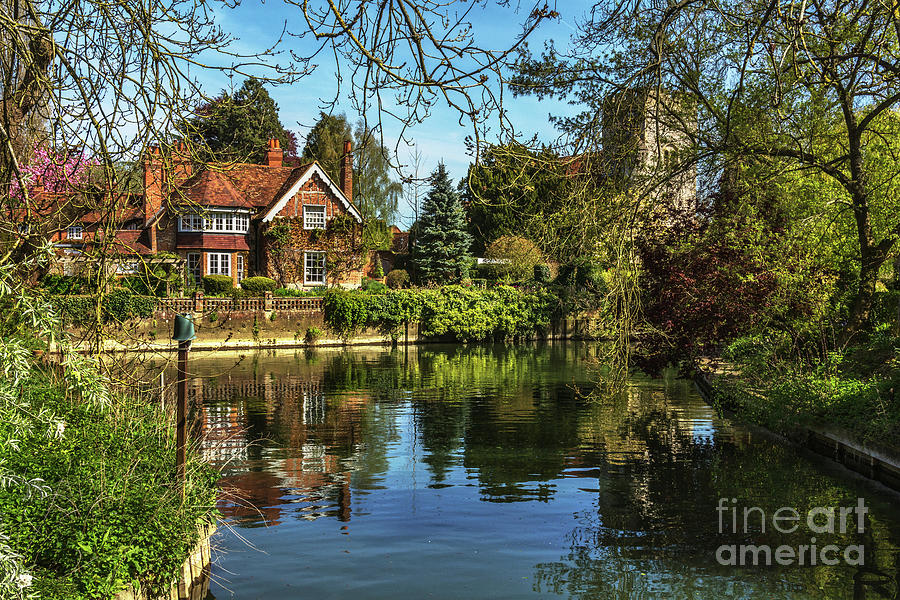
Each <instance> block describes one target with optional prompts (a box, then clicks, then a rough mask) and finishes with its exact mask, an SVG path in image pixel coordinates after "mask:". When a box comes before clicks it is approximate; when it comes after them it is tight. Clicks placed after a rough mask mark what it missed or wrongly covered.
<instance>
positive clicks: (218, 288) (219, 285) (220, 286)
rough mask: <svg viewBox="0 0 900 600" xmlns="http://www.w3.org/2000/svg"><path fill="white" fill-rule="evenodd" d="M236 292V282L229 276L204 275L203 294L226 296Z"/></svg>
mask: <svg viewBox="0 0 900 600" xmlns="http://www.w3.org/2000/svg"><path fill="white" fill-rule="evenodd" d="M232 291H234V280H233V279H232V278H231V277H229V276H228V275H204V276H203V293H204V294H206V295H207V296H225V295H228V294H230V293H231V292H232Z"/></svg>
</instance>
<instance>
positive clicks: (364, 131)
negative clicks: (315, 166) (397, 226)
mask: <svg viewBox="0 0 900 600" xmlns="http://www.w3.org/2000/svg"><path fill="white" fill-rule="evenodd" d="M351 139H352V140H353V203H354V204H355V205H356V207H357V208H358V209H359V211H360V212H361V213H362V215H363V219H364V220H365V221H366V223H372V222H374V221H376V220H380V221H382V222H383V223H386V224H388V225H389V224H391V223H393V221H394V217H396V215H397V203H398V201H399V199H400V195H401V194H402V193H403V186H402V185H401V184H400V183H399V182H397V181H393V180H391V177H390V172H391V161H390V154H389V153H388V150H387V148H385V147H384V146H382V145H381V143H380V141H379V139H378V137H377V136H376V135H375V133H374V132H373V131H372V130H371V129H369V128H367V127H366V125H365V123H364V122H363V121H360V122H359V123H358V124H357V125H356V130H355V131H353V130H352V128H351V126H350V123H349V122H348V121H347V117H346V116H345V115H342V114H341V115H329V114H326V113H324V112H323V113H320V114H319V120H318V121H317V122H316V124H315V125H314V126H313V128H312V130H311V131H310V132H309V135H308V136H307V138H306V146H305V147H304V148H303V158H304V160H317V161H319V164H320V165H322V168H323V169H325V172H326V173H328V176H329V177H331V178H332V179H333V180H334V181H340V174H341V160H342V159H343V157H344V142H345V141H346V140H351ZM376 227H377V225H376ZM372 233H373V235H375V234H376V233H377V232H372Z"/></svg>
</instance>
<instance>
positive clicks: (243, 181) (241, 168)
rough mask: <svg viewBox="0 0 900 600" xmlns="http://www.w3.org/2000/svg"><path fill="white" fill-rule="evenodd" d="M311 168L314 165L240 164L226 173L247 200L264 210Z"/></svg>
mask: <svg viewBox="0 0 900 600" xmlns="http://www.w3.org/2000/svg"><path fill="white" fill-rule="evenodd" d="M311 166H312V163H309V164H305V165H301V166H299V167H268V166H266V165H249V164H238V165H235V166H234V167H232V168H230V169H228V170H227V171H226V172H227V173H228V177H229V179H231V181H232V183H234V186H235V187H236V188H237V189H238V190H240V191H241V192H242V193H243V194H244V196H245V197H246V198H247V200H249V201H250V203H251V204H252V205H253V206H255V207H257V208H262V207H264V206H269V205H270V204H272V203H273V202H275V201H276V200H277V199H278V198H280V197H281V196H282V195H283V194H284V193H285V192H286V191H287V190H288V188H290V187H291V186H292V185H293V184H294V183H295V182H296V181H297V180H298V179H299V178H300V177H301V176H302V175H303V173H305V172H306V171H307V170H308V169H309V167H311Z"/></svg>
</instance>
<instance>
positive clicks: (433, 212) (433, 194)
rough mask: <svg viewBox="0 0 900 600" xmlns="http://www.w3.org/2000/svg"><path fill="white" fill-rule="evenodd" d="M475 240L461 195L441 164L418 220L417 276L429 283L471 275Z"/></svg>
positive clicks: (433, 178)
mask: <svg viewBox="0 0 900 600" xmlns="http://www.w3.org/2000/svg"><path fill="white" fill-rule="evenodd" d="M471 242H472V238H471V236H470V235H469V233H468V232H467V231H466V216H465V212H464V211H463V207H462V203H461V202H460V199H459V195H458V194H457V193H456V191H455V190H454V189H453V186H452V184H451V183H450V177H449V176H448V175H447V169H446V167H444V163H440V164H439V165H438V167H437V169H436V170H435V171H434V173H432V175H431V189H430V190H429V192H428V196H427V197H426V198H425V203H424V204H423V205H422V217H421V218H420V219H419V223H418V235H417V237H416V245H415V247H414V248H413V262H414V264H415V268H416V276H417V277H418V278H419V279H420V280H421V281H425V282H430V281H440V282H448V281H460V280H461V279H463V278H464V277H466V276H467V274H468V273H467V270H468V266H469V262H470V260H471V255H470V253H469V248H470V246H471Z"/></svg>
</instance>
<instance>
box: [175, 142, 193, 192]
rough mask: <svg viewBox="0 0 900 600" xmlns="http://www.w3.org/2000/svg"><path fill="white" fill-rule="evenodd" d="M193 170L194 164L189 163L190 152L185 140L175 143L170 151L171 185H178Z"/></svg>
mask: <svg viewBox="0 0 900 600" xmlns="http://www.w3.org/2000/svg"><path fill="white" fill-rule="evenodd" d="M193 172H194V165H193V164H192V163H191V153H190V151H189V150H188V145H187V144H186V143H185V142H178V143H177V144H175V149H174V150H173V151H172V183H173V187H174V186H177V185H179V184H180V183H182V182H183V181H185V180H186V179H187V178H189V177H190V176H191V175H192V174H193Z"/></svg>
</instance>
